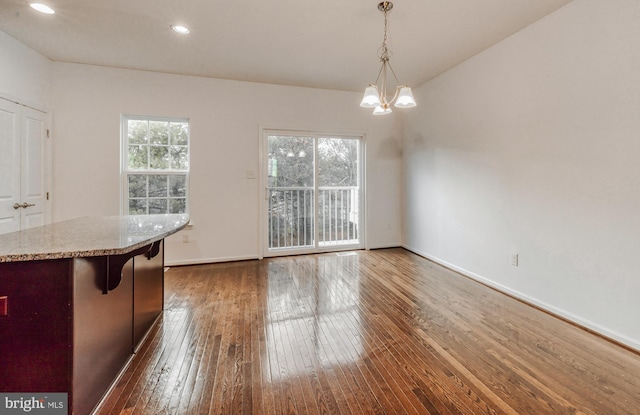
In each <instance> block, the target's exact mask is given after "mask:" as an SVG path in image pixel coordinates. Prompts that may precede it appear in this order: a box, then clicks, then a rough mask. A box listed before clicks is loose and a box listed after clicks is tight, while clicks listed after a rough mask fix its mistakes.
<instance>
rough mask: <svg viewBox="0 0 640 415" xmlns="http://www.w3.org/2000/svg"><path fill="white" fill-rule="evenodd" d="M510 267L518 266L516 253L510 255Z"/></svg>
mask: <svg viewBox="0 0 640 415" xmlns="http://www.w3.org/2000/svg"><path fill="white" fill-rule="evenodd" d="M511 265H513V266H514V267H517V266H518V254H517V253H516V252H512V253H511Z"/></svg>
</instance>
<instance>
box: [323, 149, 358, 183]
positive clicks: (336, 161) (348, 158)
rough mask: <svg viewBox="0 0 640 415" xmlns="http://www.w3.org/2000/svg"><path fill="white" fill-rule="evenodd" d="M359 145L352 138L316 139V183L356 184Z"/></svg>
mask: <svg viewBox="0 0 640 415" xmlns="http://www.w3.org/2000/svg"><path fill="white" fill-rule="evenodd" d="M359 146H360V140H358V139H353V138H320V139H318V185H319V186H333V187H336V186H358V171H359V169H358V151H359Z"/></svg>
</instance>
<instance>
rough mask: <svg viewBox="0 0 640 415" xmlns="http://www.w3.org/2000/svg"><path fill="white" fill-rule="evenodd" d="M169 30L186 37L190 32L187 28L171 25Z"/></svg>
mask: <svg viewBox="0 0 640 415" xmlns="http://www.w3.org/2000/svg"><path fill="white" fill-rule="evenodd" d="M171 28H172V29H173V31H174V32H176V33H180V34H181V35H188V34H189V32H191V30H189V29H188V28H186V27H184V26H180V25H172V26H171Z"/></svg>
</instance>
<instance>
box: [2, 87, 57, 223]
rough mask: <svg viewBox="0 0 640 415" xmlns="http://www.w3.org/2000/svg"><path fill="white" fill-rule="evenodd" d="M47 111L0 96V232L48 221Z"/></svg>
mask: <svg viewBox="0 0 640 415" xmlns="http://www.w3.org/2000/svg"><path fill="white" fill-rule="evenodd" d="M46 134H47V126H46V114H44V113H42V112H40V111H36V110H33V109H30V108H27V107H23V106H21V105H18V104H15V103H13V102H9V101H6V100H3V99H0V233H7V232H13V231H18V230H21V229H26V228H30V227H34V226H39V225H43V224H45V223H46V222H47V214H46V213H47V177H48V176H47V171H48V168H47V166H48V163H47V160H48V157H47V155H48V148H47V136H46Z"/></svg>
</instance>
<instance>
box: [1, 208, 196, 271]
mask: <svg viewBox="0 0 640 415" xmlns="http://www.w3.org/2000/svg"><path fill="white" fill-rule="evenodd" d="M188 222H189V215H186V214H173V215H139V216H101V217H84V218H78V219H72V220H68V221H64V222H57V223H52V224H50V225H45V226H39V227H36V228H31V229H26V230H23V231H19V232H12V233H7V234H4V235H0V262H17V261H37V260H44V259H60V258H78V257H92V256H104V255H120V254H126V253H127V252H131V251H133V250H135V249H138V248H140V247H143V246H145V245H148V244H150V243H152V242H155V241H159V240H160V239H163V238H165V237H167V236H169V235H171V234H173V233H176V232H178V231H179V230H181V229H182V228H184V227H185V226H187V224H188Z"/></svg>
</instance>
